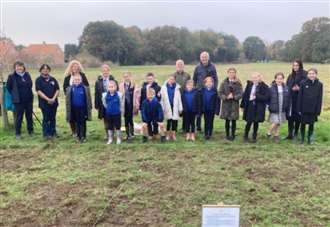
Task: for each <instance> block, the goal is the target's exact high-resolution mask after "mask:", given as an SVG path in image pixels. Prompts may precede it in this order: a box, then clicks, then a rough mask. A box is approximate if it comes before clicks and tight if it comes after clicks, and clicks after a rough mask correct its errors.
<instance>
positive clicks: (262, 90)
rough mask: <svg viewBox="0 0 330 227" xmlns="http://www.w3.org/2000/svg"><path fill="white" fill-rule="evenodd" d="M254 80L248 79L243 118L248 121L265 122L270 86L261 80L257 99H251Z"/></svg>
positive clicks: (243, 100)
mask: <svg viewBox="0 0 330 227" xmlns="http://www.w3.org/2000/svg"><path fill="white" fill-rule="evenodd" d="M252 86H253V82H252V81H248V82H247V85H246V87H245V90H244V93H243V98H242V102H241V107H242V108H243V119H244V120H245V121H247V122H263V121H264V120H265V111H266V105H267V103H268V101H269V87H268V86H267V84H265V83H264V82H260V83H259V84H258V85H257V88H256V99H255V100H254V101H249V99H250V94H251V89H252Z"/></svg>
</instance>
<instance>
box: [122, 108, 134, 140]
mask: <svg viewBox="0 0 330 227" xmlns="http://www.w3.org/2000/svg"><path fill="white" fill-rule="evenodd" d="M124 119H125V129H126V135H127V136H133V135H134V122H133V113H132V114H130V115H125V116H124Z"/></svg>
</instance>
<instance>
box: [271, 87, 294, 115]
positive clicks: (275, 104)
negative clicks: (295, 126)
mask: <svg viewBox="0 0 330 227" xmlns="http://www.w3.org/2000/svg"><path fill="white" fill-rule="evenodd" d="M269 95H270V99H269V106H268V109H269V112H270V113H280V112H281V113H283V112H285V113H286V114H287V115H288V114H289V112H290V106H291V98H290V91H289V88H288V86H286V85H283V104H282V110H280V109H279V97H278V86H277V85H276V83H275V82H273V83H272V85H271V87H270V88H269Z"/></svg>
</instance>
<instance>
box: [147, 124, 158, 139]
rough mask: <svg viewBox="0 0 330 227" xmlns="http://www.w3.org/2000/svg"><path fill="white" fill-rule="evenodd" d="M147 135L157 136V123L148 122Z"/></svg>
mask: <svg viewBox="0 0 330 227" xmlns="http://www.w3.org/2000/svg"><path fill="white" fill-rule="evenodd" d="M147 124H148V134H149V136H154V135H158V133H159V132H158V122H157V121H151V122H148V123H147Z"/></svg>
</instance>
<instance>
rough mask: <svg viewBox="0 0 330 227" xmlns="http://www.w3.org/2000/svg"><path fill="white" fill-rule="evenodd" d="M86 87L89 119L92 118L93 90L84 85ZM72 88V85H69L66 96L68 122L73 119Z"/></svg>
mask: <svg viewBox="0 0 330 227" xmlns="http://www.w3.org/2000/svg"><path fill="white" fill-rule="evenodd" d="M84 88H85V94H86V101H87V111H86V113H87V116H86V118H87V120H89V121H90V120H92V98H91V92H90V90H89V87H87V86H84ZM71 89H72V86H69V87H67V89H66V92H65V93H66V96H65V106H66V120H67V121H68V122H71V121H72V115H71Z"/></svg>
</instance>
